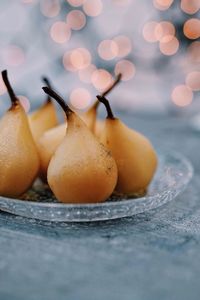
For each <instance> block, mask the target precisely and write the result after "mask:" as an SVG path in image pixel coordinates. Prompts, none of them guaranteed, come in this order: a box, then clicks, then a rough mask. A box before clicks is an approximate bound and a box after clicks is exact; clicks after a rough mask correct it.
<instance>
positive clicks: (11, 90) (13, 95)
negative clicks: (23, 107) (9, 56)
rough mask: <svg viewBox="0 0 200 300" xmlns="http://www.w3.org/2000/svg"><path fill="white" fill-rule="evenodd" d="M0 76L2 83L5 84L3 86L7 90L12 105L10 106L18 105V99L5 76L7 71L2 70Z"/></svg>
mask: <svg viewBox="0 0 200 300" xmlns="http://www.w3.org/2000/svg"><path fill="white" fill-rule="evenodd" d="M1 75H2V78H3V82H4V83H5V86H6V87H7V90H8V94H9V96H10V99H11V103H12V106H16V105H17V104H18V99H17V97H16V95H15V93H14V91H13V89H12V87H11V85H10V82H9V80H8V74H7V70H4V71H2V72H1Z"/></svg>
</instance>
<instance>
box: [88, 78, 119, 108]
mask: <svg viewBox="0 0 200 300" xmlns="http://www.w3.org/2000/svg"><path fill="white" fill-rule="evenodd" d="M121 78H122V74H121V73H119V74H118V75H117V77H116V78H115V80H114V82H113V83H112V84H111V85H110V86H109V88H107V89H106V90H105V91H104V92H103V93H102V94H101V96H102V97H105V96H106V95H108V94H109V93H110V92H111V91H112V90H113V89H114V87H115V86H116V85H118V83H119V82H120V81H121ZM99 104H100V102H99V101H98V100H97V101H96V102H95V103H94V104H93V106H92V108H94V109H97V108H98V106H99Z"/></svg>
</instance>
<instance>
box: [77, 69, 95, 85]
mask: <svg viewBox="0 0 200 300" xmlns="http://www.w3.org/2000/svg"><path fill="white" fill-rule="evenodd" d="M96 69H97V68H96V66H95V65H89V66H88V67H86V68H84V69H82V70H79V72H78V75H79V79H80V80H81V81H82V82H84V83H91V82H92V74H93V72H94V71H96Z"/></svg>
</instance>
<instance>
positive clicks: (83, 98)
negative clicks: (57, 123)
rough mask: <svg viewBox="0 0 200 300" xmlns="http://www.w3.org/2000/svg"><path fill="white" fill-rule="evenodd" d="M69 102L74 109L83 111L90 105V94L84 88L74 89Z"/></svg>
mask: <svg viewBox="0 0 200 300" xmlns="http://www.w3.org/2000/svg"><path fill="white" fill-rule="evenodd" d="M70 102H71V104H72V105H73V107H75V108H76V109H85V108H86V107H88V106H89V105H90V103H91V94H90V92H89V91H88V90H87V89H85V88H77V89H74V90H73V91H72V92H71V94H70Z"/></svg>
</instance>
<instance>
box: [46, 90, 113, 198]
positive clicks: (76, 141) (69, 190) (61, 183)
mask: <svg viewBox="0 0 200 300" xmlns="http://www.w3.org/2000/svg"><path fill="white" fill-rule="evenodd" d="M43 89H44V91H45V92H46V93H48V94H49V95H50V96H52V97H53V98H54V99H55V100H56V101H58V102H59V104H60V105H61V106H62V108H63V109H64V111H65V113H66V116H67V122H68V123H67V131H66V135H65V137H64V139H63V141H62V143H61V144H60V145H59V146H58V148H57V149H56V152H55V153H54V155H53V157H52V159H51V161H50V163H49V167H48V171H47V180H48V183H49V186H50V188H51V189H52V191H53V193H54V194H55V196H56V197H57V199H58V200H59V201H61V202H65V203H96V202H102V201H105V200H106V199H107V198H108V197H109V196H110V195H111V194H112V192H113V190H114V188H115V185H116V182H117V166H116V163H115V160H114V159H113V157H112V156H111V154H110V152H109V151H108V150H107V149H106V148H105V147H104V146H103V145H102V144H100V143H99V141H98V140H97V139H96V138H95V136H94V135H93V134H92V132H91V131H90V130H89V129H88V127H87V126H86V125H85V123H84V122H83V121H82V120H81V119H80V118H79V117H78V115H76V114H75V113H74V112H73V111H72V110H71V109H70V108H69V107H68V106H67V105H66V104H65V102H64V100H62V98H60V96H59V95H57V94H56V93H55V92H54V91H53V90H51V89H49V88H47V87H46V88H43Z"/></svg>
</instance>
